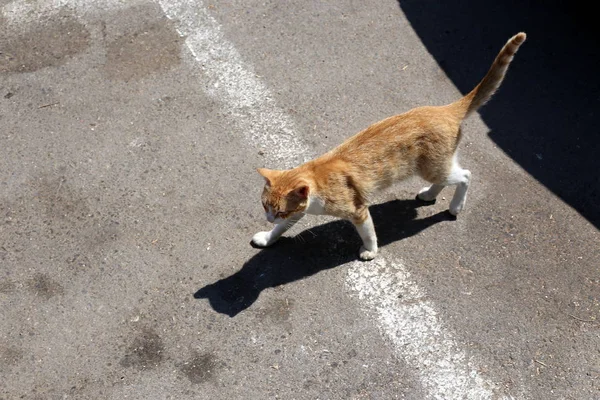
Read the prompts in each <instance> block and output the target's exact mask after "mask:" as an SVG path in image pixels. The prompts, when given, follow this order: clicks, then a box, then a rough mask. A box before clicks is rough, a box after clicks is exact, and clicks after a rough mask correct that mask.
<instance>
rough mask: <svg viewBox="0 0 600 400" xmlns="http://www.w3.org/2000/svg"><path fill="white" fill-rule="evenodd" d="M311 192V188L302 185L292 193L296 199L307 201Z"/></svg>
mask: <svg viewBox="0 0 600 400" xmlns="http://www.w3.org/2000/svg"><path fill="white" fill-rule="evenodd" d="M309 192H310V188H309V187H308V185H306V184H301V185H300V186H298V187H297V188H296V189H294V190H293V191H292V193H294V195H295V196H296V197H298V198H299V199H302V200H305V199H307V198H308V194H309Z"/></svg>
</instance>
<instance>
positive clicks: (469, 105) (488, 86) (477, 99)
mask: <svg viewBox="0 0 600 400" xmlns="http://www.w3.org/2000/svg"><path fill="white" fill-rule="evenodd" d="M526 38H527V35H525V33H523V32H520V33H517V34H516V35H515V36H513V37H512V38H510V39H509V40H508V42H506V44H505V45H504V47H503V48H502V50H500V53H498V56H496V59H495V60H494V63H493V64H492V66H491V67H490V70H489V71H488V73H487V74H486V75H485V77H484V78H483V79H482V80H481V82H479V84H478V85H477V86H475V89H473V90H471V92H470V93H469V94H467V95H466V96H465V97H463V98H462V99H460V100H459V101H457V102H456V103H455V104H456V105H459V106H460V107H461V108H462V109H463V111H464V112H465V114H464V115H465V117H466V116H468V115H469V114H470V113H472V112H473V111H476V110H477V109H478V108H479V107H481V106H482V105H484V104H485V103H486V102H487V101H488V100H489V99H490V98H491V97H492V95H493V94H494V93H495V92H496V90H497V89H498V88H499V87H500V84H501V83H502V81H503V80H504V75H506V71H507V70H508V66H509V65H510V62H511V61H512V59H513V57H514V55H515V53H516V52H517V50H519V47H520V46H521V45H522V44H523V42H524V41H525V39H526Z"/></svg>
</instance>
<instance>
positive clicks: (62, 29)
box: [0, 11, 90, 73]
mask: <svg viewBox="0 0 600 400" xmlns="http://www.w3.org/2000/svg"><path fill="white" fill-rule="evenodd" d="M2 25H3V27H0V50H1V53H0V73H6V72H16V73H20V72H34V71H37V70H40V69H42V68H46V67H56V66H59V65H63V64H65V63H66V62H67V61H68V60H69V59H70V58H72V57H73V56H74V55H76V54H78V53H81V52H82V51H84V50H85V49H87V48H88V47H89V44H90V34H89V32H88V30H87V29H86V27H85V26H84V25H82V24H81V23H79V22H78V21H77V20H76V19H74V18H73V17H72V16H70V15H67V14H66V12H64V11H63V12H61V13H59V14H58V15H56V16H53V17H50V18H44V19H39V20H36V21H34V22H32V23H31V24H29V25H25V26H22V25H19V26H18V29H14V30H13V29H11V27H8V25H7V24H6V23H4V24H2Z"/></svg>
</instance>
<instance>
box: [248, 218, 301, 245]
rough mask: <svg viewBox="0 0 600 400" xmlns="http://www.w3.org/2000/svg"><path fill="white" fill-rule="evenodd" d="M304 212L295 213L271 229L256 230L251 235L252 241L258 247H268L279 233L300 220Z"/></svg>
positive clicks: (276, 238) (281, 233) (277, 237)
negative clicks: (256, 231) (264, 230)
mask: <svg viewBox="0 0 600 400" xmlns="http://www.w3.org/2000/svg"><path fill="white" fill-rule="evenodd" d="M303 216H304V214H296V215H294V216H292V217H291V218H290V219H289V220H286V221H283V222H282V223H280V224H277V225H275V227H274V228H273V229H271V230H270V231H266V232H258V233H256V234H255V235H254V236H252V243H253V244H254V245H255V246H258V247H269V246H270V245H272V244H273V243H275V242H276V241H277V240H279V238H280V237H281V235H283V234H284V233H285V232H286V231H287V230H288V229H290V228H291V227H292V226H294V225H295V224H296V222H298V221H300V219H302V217H303Z"/></svg>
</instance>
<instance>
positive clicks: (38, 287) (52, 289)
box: [27, 273, 64, 300]
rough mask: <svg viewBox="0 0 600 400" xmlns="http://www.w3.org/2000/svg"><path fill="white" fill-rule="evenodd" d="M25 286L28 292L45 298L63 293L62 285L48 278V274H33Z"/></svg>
mask: <svg viewBox="0 0 600 400" xmlns="http://www.w3.org/2000/svg"><path fill="white" fill-rule="evenodd" d="M27 286H28V287H29V291H30V292H32V293H33V294H35V295H36V296H39V297H42V298H44V299H46V300H49V299H50V298H52V297H54V296H56V295H60V294H63V293H64V289H63V287H62V285H61V284H60V283H58V282H56V281H55V280H53V279H52V278H50V276H49V275H48V274H41V273H38V274H35V275H34V276H33V278H32V279H30V280H29V282H28V285H27Z"/></svg>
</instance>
